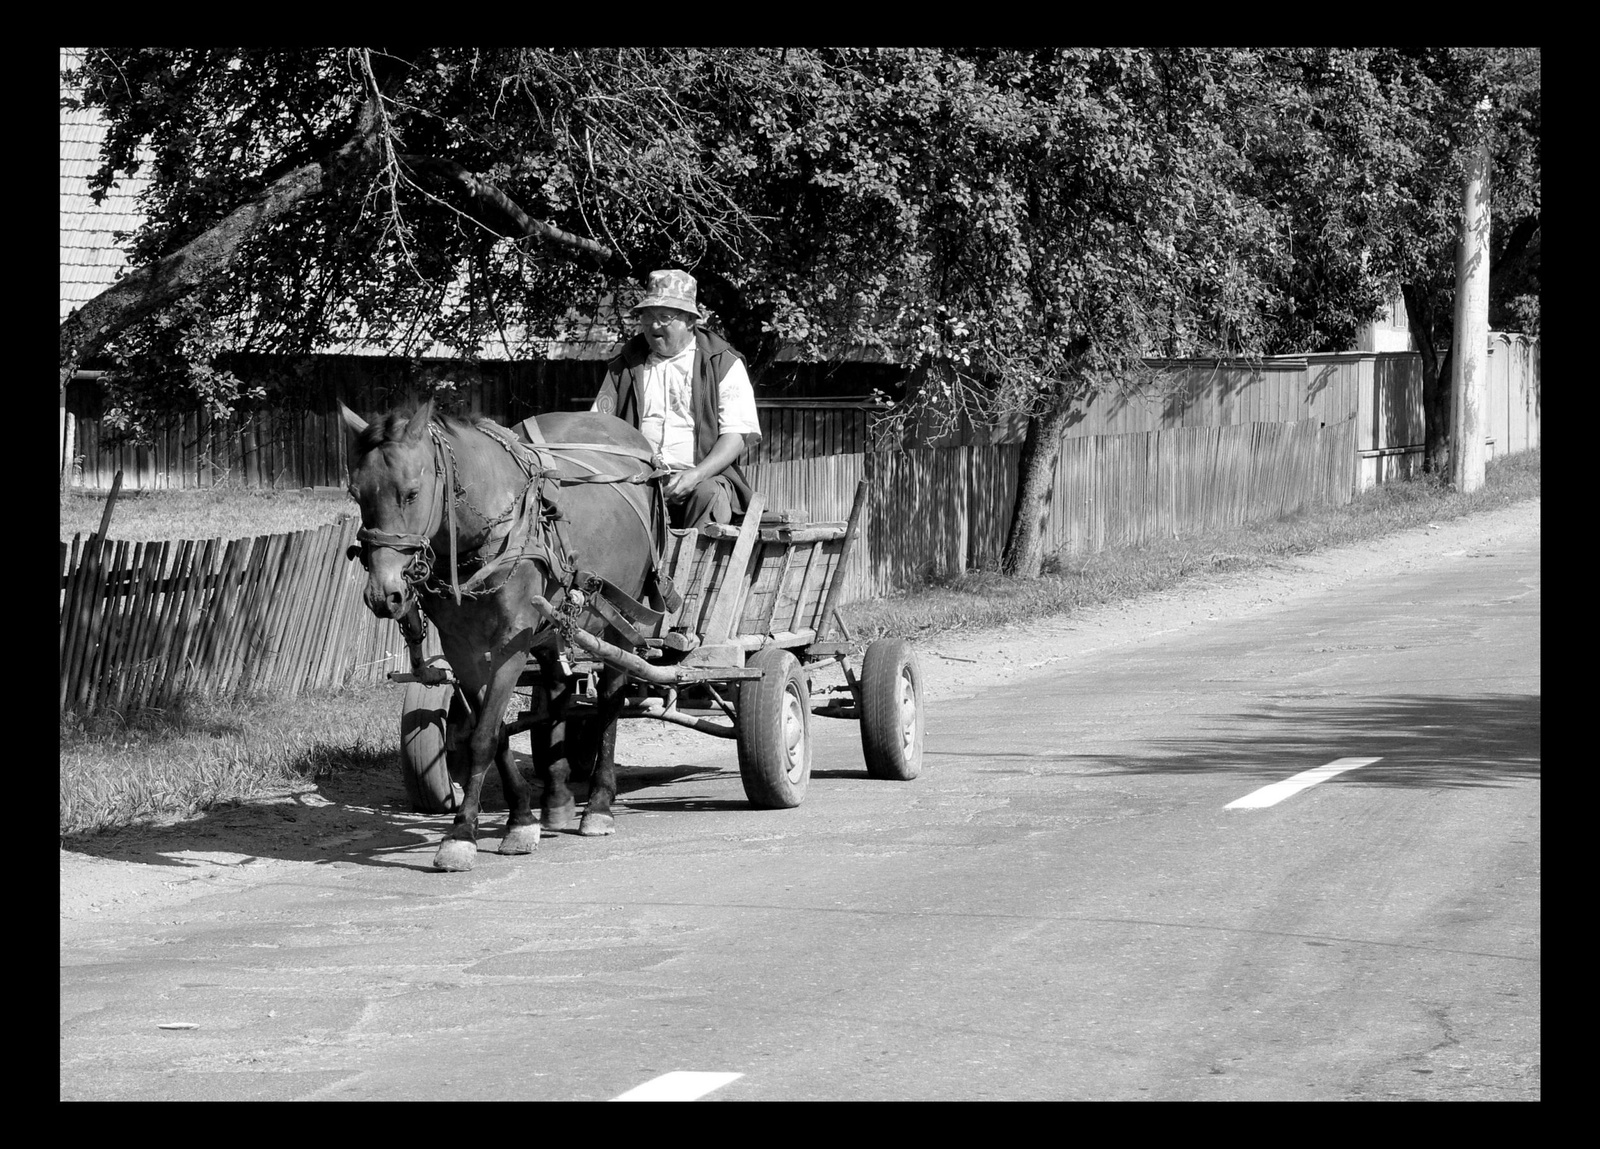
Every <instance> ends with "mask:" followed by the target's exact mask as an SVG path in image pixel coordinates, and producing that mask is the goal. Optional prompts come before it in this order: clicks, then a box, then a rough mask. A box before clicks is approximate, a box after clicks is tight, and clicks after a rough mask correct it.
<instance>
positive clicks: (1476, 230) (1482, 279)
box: [1450, 140, 1489, 494]
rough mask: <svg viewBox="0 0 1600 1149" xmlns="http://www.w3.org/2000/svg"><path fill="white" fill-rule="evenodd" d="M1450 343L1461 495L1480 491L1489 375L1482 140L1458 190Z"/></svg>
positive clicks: (1456, 477)
mask: <svg viewBox="0 0 1600 1149" xmlns="http://www.w3.org/2000/svg"><path fill="white" fill-rule="evenodd" d="M1452 329H1453V332H1454V334H1453V335H1452V337H1451V340H1450V346H1451V349H1452V350H1453V352H1454V359H1455V369H1454V370H1452V371H1451V372H1450V440H1451V443H1452V446H1453V448H1454V449H1453V450H1452V451H1451V453H1450V455H1451V457H1450V481H1451V485H1452V486H1454V487H1455V489H1456V490H1458V491H1460V492H1461V493H1462V494H1470V493H1471V492H1473V491H1476V490H1477V489H1478V488H1479V487H1481V486H1483V480H1484V468H1485V464H1486V463H1487V450H1486V447H1485V444H1484V431H1485V430H1486V427H1485V425H1484V415H1485V412H1484V390H1485V388H1484V384H1485V382H1486V378H1485V377H1486V376H1487V374H1488V370H1489V145H1488V143H1487V142H1485V141H1482V140H1480V141H1479V142H1478V143H1477V144H1476V145H1475V146H1474V147H1473V150H1472V155H1471V157H1470V159H1469V160H1468V163H1467V176H1466V180H1465V182H1464V183H1463V184H1462V188H1461V234H1460V239H1459V241H1458V243H1457V247H1456V307H1455V322H1454V323H1453V324H1452Z"/></svg>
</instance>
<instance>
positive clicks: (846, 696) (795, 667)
mask: <svg viewBox="0 0 1600 1149" xmlns="http://www.w3.org/2000/svg"><path fill="white" fill-rule="evenodd" d="M865 498H866V484H864V483H863V484H861V485H860V486H859V487H858V488H857V491H856V497H855V503H854V505H853V506H852V508H851V512H850V518H849V520H847V521H846V522H842V523H840V522H830V523H810V522H802V521H798V520H799V519H801V518H803V516H802V515H796V514H793V513H790V512H768V511H766V509H765V506H764V500H763V498H762V496H761V495H760V494H756V495H755V496H754V498H753V499H752V502H751V505H750V507H749V508H748V510H747V512H746V514H745V515H744V517H743V520H742V521H741V522H739V523H737V524H728V525H723V524H713V525H709V526H705V527H701V528H699V529H698V530H675V531H672V532H671V538H670V543H669V546H668V549H667V553H666V555H665V556H664V564H665V566H666V570H667V572H668V574H669V575H670V577H671V579H672V582H673V585H674V586H675V587H676V588H677V589H678V591H679V592H680V593H681V595H682V599H683V601H682V604H681V605H680V606H679V608H678V609H677V610H675V611H671V612H668V613H667V614H665V615H663V616H661V617H659V618H653V617H652V618H650V619H648V620H645V621H641V620H638V619H626V618H624V619H621V620H620V626H619V628H620V629H621V630H622V631H623V632H624V633H626V634H628V635H629V639H630V643H629V646H628V647H621V646H616V645H612V644H610V643H607V642H603V641H601V640H600V639H597V638H595V637H593V636H592V635H589V634H586V633H584V632H582V631H576V632H574V631H573V630H572V629H571V628H568V630H567V631H566V632H565V635H566V645H565V648H564V649H563V652H562V656H561V659H560V663H561V667H562V672H563V673H564V674H566V675H567V676H568V679H569V683H570V685H571V686H572V691H571V693H570V694H569V698H570V699H571V700H572V701H571V702H570V703H569V709H568V711H567V715H566V717H567V721H568V723H569V729H570V724H572V723H574V722H576V723H578V725H579V729H580V730H581V729H582V728H583V723H584V714H585V711H586V710H587V711H592V710H593V700H594V697H595V684H596V675H597V673H598V671H599V670H600V669H601V668H602V667H603V666H605V665H610V666H613V667H616V668H617V669H620V670H623V671H625V672H626V673H627V675H628V680H629V687H628V697H627V702H626V704H625V706H624V708H623V710H622V714H621V717H623V718H651V719H656V720H657V721H662V722H672V723H676V724H678V725H681V726H687V727H690V728H692V729H695V730H699V731H701V732H703V733H706V734H710V735H713V736H716V737H720V738H732V739H735V740H737V742H738V751H739V774H740V778H741V779H742V781H743V783H744V790H745V794H746V796H747V797H748V798H749V799H750V802H751V804H752V805H755V806H758V807H762V808H766V809H777V808H786V807H792V806H798V805H799V804H800V802H801V800H802V799H803V798H804V796H805V791H806V786H807V783H808V782H809V780H810V777H811V734H810V719H811V715H813V714H818V715H823V716H826V717H830V718H849V719H855V720H857V721H859V722H860V724H861V746H862V751H863V753H864V755H865V757H866V765H867V773H868V774H869V775H870V776H872V777H874V778H886V779H898V780H910V779H912V778H915V777H916V776H917V775H918V773H920V772H921V769H922V743H923V722H924V718H923V710H922V704H921V692H922V677H921V669H920V665H919V663H918V660H917V655H916V651H915V649H914V648H913V647H912V645H911V644H910V643H909V642H907V641H905V640H903V639H880V640H878V641H876V642H873V643H871V644H869V645H868V646H867V647H866V650H865V653H864V655H863V657H862V660H861V669H860V672H859V673H856V672H855V671H854V670H853V668H852V667H851V665H850V662H849V659H850V657H851V656H852V655H853V654H854V652H855V651H856V650H858V649H859V644H858V643H855V642H853V641H851V639H850V636H849V634H848V631H847V630H845V628H844V627H843V626H842V625H841V626H838V627H836V626H835V625H834V624H835V622H836V621H838V620H837V615H836V614H835V606H836V604H837V601H838V596H839V590H840V587H841V584H842V581H843V578H844V570H845V562H846V560H847V559H848V557H849V555H850V551H851V548H852V546H853V545H854V543H855V541H856V533H857V527H858V525H859V522H860V518H861V510H862V506H863V504H864V503H865ZM535 605H536V607H538V608H539V609H541V610H542V611H544V612H546V613H547V615H548V616H549V617H550V618H552V619H558V618H559V609H558V607H556V606H553V605H552V604H549V603H546V602H544V601H543V600H536V601H535ZM433 661H434V662H436V663H438V662H442V659H435V660H433ZM828 662H836V663H837V664H838V665H839V666H840V667H841V668H842V670H843V674H844V683H843V684H840V685H832V686H827V687H823V688H822V689H821V690H820V691H816V692H814V690H813V678H812V675H811V674H810V673H808V671H809V670H810V669H811V668H813V667H815V666H817V665H819V664H825V663H828ZM391 677H392V678H394V679H396V680H397V681H401V682H405V683H407V686H406V692H405V698H404V701H403V704H402V714H401V723H400V764H401V774H402V777H403V778H404V780H405V784H406V789H407V792H408V794H409V795H410V797H411V798H412V800H413V802H414V803H415V805H416V806H417V808H418V809H420V810H424V811H428V812H435V813H443V812H446V811H450V810H454V809H455V808H456V807H457V805H458V803H459V802H460V801H461V794H462V790H461V786H462V783H463V781H464V779H465V767H466V755H465V747H464V745H463V746H461V747H460V748H458V747H457V746H456V743H457V741H458V738H457V736H456V735H457V732H458V731H459V730H460V729H462V728H464V726H465V723H464V722H463V718H464V714H465V712H464V710H463V700H462V699H460V698H459V697H457V695H456V691H455V687H454V685H453V684H452V683H450V682H446V683H444V684H442V685H431V684H426V683H423V682H419V681H417V680H416V678H415V677H414V676H413V675H410V674H402V673H396V674H394V675H391ZM542 683H543V680H542V678H541V676H540V669H539V667H538V665H537V664H536V663H534V662H532V660H530V664H529V667H528V669H527V670H526V671H525V672H524V674H523V677H522V679H521V681H520V682H519V689H520V688H522V687H527V688H529V691H528V697H529V702H530V705H529V708H528V710H527V711H526V712H524V713H523V714H521V715H519V716H518V717H517V718H516V719H515V720H514V721H512V722H509V723H508V724H507V728H508V731H509V732H510V733H516V732H519V731H521V730H526V729H531V728H533V727H535V726H538V725H539V724H540V723H542V722H548V721H549V720H550V716H549V715H548V714H547V713H545V712H544V710H543V692H542V690H540V689H534V688H536V687H539V686H541V685H542ZM600 733H601V732H599V731H598V730H593V729H591V730H589V731H588V732H587V737H586V738H585V737H580V738H578V739H576V740H575V742H576V744H577V745H579V746H582V747H585V750H583V751H580V752H579V753H578V754H576V755H573V756H572V759H573V765H574V769H575V772H581V771H582V770H583V769H584V766H585V765H586V763H585V761H584V759H585V758H586V759H587V760H588V761H589V762H592V760H593V755H594V752H595V749H596V748H597V746H598V739H599V737H600ZM459 741H462V742H463V743H464V739H460V740H459Z"/></svg>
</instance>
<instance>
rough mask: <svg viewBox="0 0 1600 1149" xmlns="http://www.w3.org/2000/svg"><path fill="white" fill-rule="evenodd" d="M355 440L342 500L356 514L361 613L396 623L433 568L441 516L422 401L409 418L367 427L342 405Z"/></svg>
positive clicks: (428, 415)
mask: <svg viewBox="0 0 1600 1149" xmlns="http://www.w3.org/2000/svg"><path fill="white" fill-rule="evenodd" d="M339 410H340V413H341V414H342V415H343V417H344V421H345V423H346V425H348V426H349V427H350V429H351V430H352V431H354V432H355V433H356V445H355V453H354V456H353V459H354V461H353V462H352V463H351V466H350V497H351V498H353V499H355V500H356V502H357V503H359V504H360V506H361V528H362V529H361V531H360V533H359V534H358V535H357V536H356V537H357V538H358V539H360V540H361V544H362V546H361V562H362V565H363V566H365V567H366V568H367V595H366V597H367V606H368V607H369V608H370V609H371V611H372V613H373V614H375V615H377V616H378V617H379V618H399V617H401V616H402V615H404V614H405V613H406V612H407V611H408V610H409V609H410V608H411V605H412V604H413V602H415V596H416V584H417V583H419V582H420V581H422V579H424V578H426V577H427V573H428V565H429V564H431V563H432V561H433V548H432V546H431V542H430V540H432V539H433V537H434V536H435V535H436V534H438V532H439V528H440V524H441V523H442V521H443V515H444V510H445V503H444V500H445V498H446V497H447V496H446V493H445V491H444V482H443V478H442V475H441V465H440V460H439V452H438V449H437V448H436V447H435V446H434V443H433V439H432V437H431V436H430V435H429V433H428V423H429V420H430V419H432V418H433V401H432V400H431V399H430V400H429V401H428V402H426V403H424V404H423V405H422V406H421V407H420V408H418V409H417V410H416V412H414V413H413V414H411V415H409V416H407V415H402V414H398V413H390V414H389V415H387V416H385V417H384V418H382V419H380V420H378V421H377V422H376V423H368V422H366V420H364V419H362V418H361V416H359V415H357V414H356V413H355V412H354V411H352V410H350V408H348V407H346V406H345V405H344V404H343V403H340V404H339Z"/></svg>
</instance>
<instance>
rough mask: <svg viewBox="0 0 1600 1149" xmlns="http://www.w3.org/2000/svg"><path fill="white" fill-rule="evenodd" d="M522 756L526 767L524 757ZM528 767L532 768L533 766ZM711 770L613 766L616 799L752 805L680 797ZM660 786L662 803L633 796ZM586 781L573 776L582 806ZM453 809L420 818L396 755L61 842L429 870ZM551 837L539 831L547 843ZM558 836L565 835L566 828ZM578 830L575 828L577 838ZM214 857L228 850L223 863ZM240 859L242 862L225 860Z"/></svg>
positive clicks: (122, 852) (204, 858)
mask: <svg viewBox="0 0 1600 1149" xmlns="http://www.w3.org/2000/svg"><path fill="white" fill-rule="evenodd" d="M517 757H518V760H519V762H521V763H523V764H524V765H525V766H526V765H528V762H527V758H526V756H525V755H522V754H518V756H517ZM528 772H529V773H530V774H531V767H529V770H528ZM712 776H713V774H712V773H709V772H708V771H707V770H706V769H705V768H704V767H700V766H691V765H678V766H666V767H648V768H629V767H623V768H621V769H620V770H619V773H618V778H617V791H618V796H619V798H620V799H621V801H622V802H623V803H625V804H626V805H630V806H634V807H635V808H638V809H643V810H649V811H652V812H654V811H660V810H678V811H683V812H688V813H695V812H705V811H713V810H726V809H750V808H751V807H750V804H749V803H748V802H744V801H718V800H713V799H710V798H701V797H699V796H697V795H696V796H684V797H678V796H676V795H675V794H674V789H675V788H677V787H681V786H684V785H689V784H695V783H702V782H705V781H706V780H707V779H708V778H709V777H712ZM650 788H656V789H658V790H661V791H662V792H663V794H664V795H665V796H664V797H662V798H661V799H644V800H640V799H637V798H629V795H631V794H634V793H636V792H638V791H641V790H646V789H650ZM588 789H589V788H588V783H587V782H586V781H585V782H579V781H574V783H573V786H572V790H573V793H574V795H575V796H576V798H577V799H578V802H579V803H580V805H581V804H582V803H583V802H584V801H586V800H587V798H588ZM483 810H484V812H483V816H482V817H481V818H480V820H479V832H478V845H479V848H480V849H484V850H490V851H493V850H496V849H498V848H499V844H500V838H501V836H502V834H503V833H504V830H505V811H506V802H505V799H504V797H503V794H502V792H501V787H500V779H499V776H498V773H497V772H496V771H495V770H494V768H493V767H491V768H490V771H489V777H488V779H487V780H486V781H485V784H484V804H483ZM454 820H455V816H454V815H453V814H417V813H414V812H412V810H411V806H410V803H409V802H408V800H407V798H406V794H405V789H404V786H403V785H402V784H401V781H400V777H399V772H398V770H397V768H396V767H395V765H394V762H393V760H392V759H389V758H388V756H384V757H383V758H382V759H380V760H378V761H376V762H374V763H373V764H371V765H366V766H362V767H359V768H354V769H346V770H341V771H339V772H337V773H335V774H332V775H329V776H325V777H323V778H321V779H320V780H319V781H318V782H317V784H316V786H315V787H314V788H309V789H307V790H306V791H305V792H303V793H298V794H293V795H282V796H278V797H272V798H266V799H262V800H259V801H251V802H241V803H238V804H236V805H235V804H230V805H223V806H216V807H213V808H212V809H210V810H208V811H206V812H205V813H203V814H201V815H199V816H197V817H194V818H190V819H187V820H185V821H182V822H176V823H171V824H166V825H141V826H133V827H128V828H125V829H120V830H113V831H108V832H105V833H99V834H86V835H74V836H71V837H66V838H63V839H62V841H61V846H62V848H63V849H66V850H70V851H72V852H73V853H76V854H84V855H87V856H90V857H97V858H105V859H109V860H113V861H126V862H140V863H144V864H147V865H156V866H171V867H174V868H176V869H180V870H182V869H197V868H214V867H216V866H218V865H247V864H249V862H250V861H251V860H254V859H256V858H272V859H280V860H285V861H297V862H312V863H317V864H322V865H329V864H332V863H335V862H340V863H345V864H348V865H361V866H376V867H379V868H383V869H394V868H409V869H417V870H426V871H430V872H431V871H432V861H433V852H434V850H436V849H437V848H438V845H439V842H440V840H441V839H442V838H443V837H444V834H445V833H446V831H448V830H449V829H450V827H451V825H452V824H453V823H454ZM554 833H557V832H553V831H548V830H547V831H545V835H544V837H545V839H546V840H549V839H550V838H551V837H552V836H553V834H554ZM562 836H566V835H565V834H563V835H562ZM572 836H574V837H576V836H577V833H576V827H575V826H574V828H573V835H572ZM219 855H222V856H224V857H223V859H222V860H219V857H218V856H219ZM231 855H240V857H238V858H231V857H228V856H231Z"/></svg>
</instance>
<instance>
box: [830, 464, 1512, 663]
mask: <svg viewBox="0 0 1600 1149" xmlns="http://www.w3.org/2000/svg"><path fill="white" fill-rule="evenodd" d="M1539 474H1540V471H1539V452H1538V451H1537V450H1533V451H1526V452H1523V453H1521V454H1517V455H1512V456H1509V457H1507V458H1504V459H1499V460H1496V461H1495V462H1493V463H1491V464H1490V465H1489V469H1488V475H1487V479H1486V482H1485V483H1484V485H1483V487H1481V488H1480V489H1478V490H1477V491H1474V492H1473V493H1472V494H1470V495H1459V494H1457V493H1455V492H1454V491H1452V490H1450V489H1449V488H1448V487H1446V486H1445V485H1444V484H1443V483H1442V482H1440V481H1438V480H1437V479H1434V478H1432V477H1429V476H1424V477H1421V478H1418V479H1415V480H1413V481H1411V482H1396V483H1387V484H1384V485H1383V486H1379V487H1375V488H1373V489H1371V490H1368V491H1364V492H1362V493H1361V494H1360V495H1359V496H1358V497H1357V498H1356V499H1354V500H1353V501H1352V502H1351V503H1350V504H1349V505H1347V506H1343V507H1318V508H1314V509H1312V510H1309V511H1305V512H1301V513H1299V514H1295V515H1291V516H1288V517H1286V518H1283V519H1279V520H1277V521H1275V522H1269V523H1252V524H1251V525H1249V526H1247V527H1239V528H1234V529H1232V530H1228V531H1223V532H1219V533H1213V534H1206V535H1196V536H1191V537H1189V538H1182V539H1169V540H1166V541H1163V542H1160V543H1152V544H1150V545H1147V546H1141V547H1120V548H1116V549H1112V550H1106V551H1101V552H1099V553H1096V554H1090V555H1058V556H1056V557H1055V558H1054V559H1052V560H1050V561H1047V562H1046V564H1045V572H1044V574H1043V575H1042V577H1040V578H1038V579H1035V580H1027V579H1013V578H1008V577H1006V576H1005V575H1002V574H1000V573H998V572H996V571H969V572H967V573H965V574H962V575H959V576H956V577H954V578H950V579H943V580H937V581H932V582H928V583H925V584H923V585H921V586H918V587H915V588H912V589H911V590H909V591H907V592H905V593H904V594H899V595H895V596H893V597H890V598H882V599H873V600H871V601H868V602H857V603H850V604H848V605H847V606H845V607H844V608H843V613H844V615H845V617H846V621H847V622H848V623H849V626H850V630H851V633H852V634H854V635H856V636H857V637H858V638H862V639H869V640H870V639H874V638H884V637H900V638H917V639H927V638H931V637H933V636H935V635H939V634H945V633H950V632H957V631H962V630H975V629H982V628H986V627H993V626H1004V625H1006V624H1008V623H1015V622H1023V621H1026V620H1029V619H1034V618H1039V617H1041V616H1048V615H1058V614H1069V615H1070V614H1071V613H1072V612H1073V611H1077V610H1082V609H1084V608H1086V607H1091V606H1096V605H1100V604H1102V603H1108V602H1117V601H1121V600H1124V599H1130V598H1134V597H1137V596H1138V595H1142V594H1149V593H1151V592H1154V591H1160V590H1167V589H1170V588H1172V587H1176V586H1179V585H1181V584H1182V583H1184V582H1185V581H1186V580H1189V579H1192V578H1195V577H1197V576H1200V575H1206V574H1212V573H1216V572H1218V571H1223V570H1249V569H1253V568H1257V567H1263V566H1266V565H1268V564H1270V563H1272V562H1274V561H1276V560H1279V559H1282V558H1284V557H1286V556H1290V555H1302V554H1310V553H1312V552H1314V551H1319V550H1326V549H1328V548H1330V547H1339V546H1346V545H1348V544H1351V543H1358V542H1363V541H1366V540H1369V539H1375V538H1380V537H1382V536H1384V535H1387V534H1391V533H1393V532H1395V531H1401V530H1406V529H1408V528H1412V527H1422V526H1426V525H1427V524H1429V523H1437V522H1445V521H1447V520H1450V519H1456V518H1461V517H1462V516H1464V515H1470V514H1474V513H1477V512H1479V511H1485V510H1493V509H1495V508H1497V507H1503V506H1506V505H1508V504H1510V503H1513V502H1519V501H1521V500H1524V499H1530V498H1536V497H1538V495H1539Z"/></svg>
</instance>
